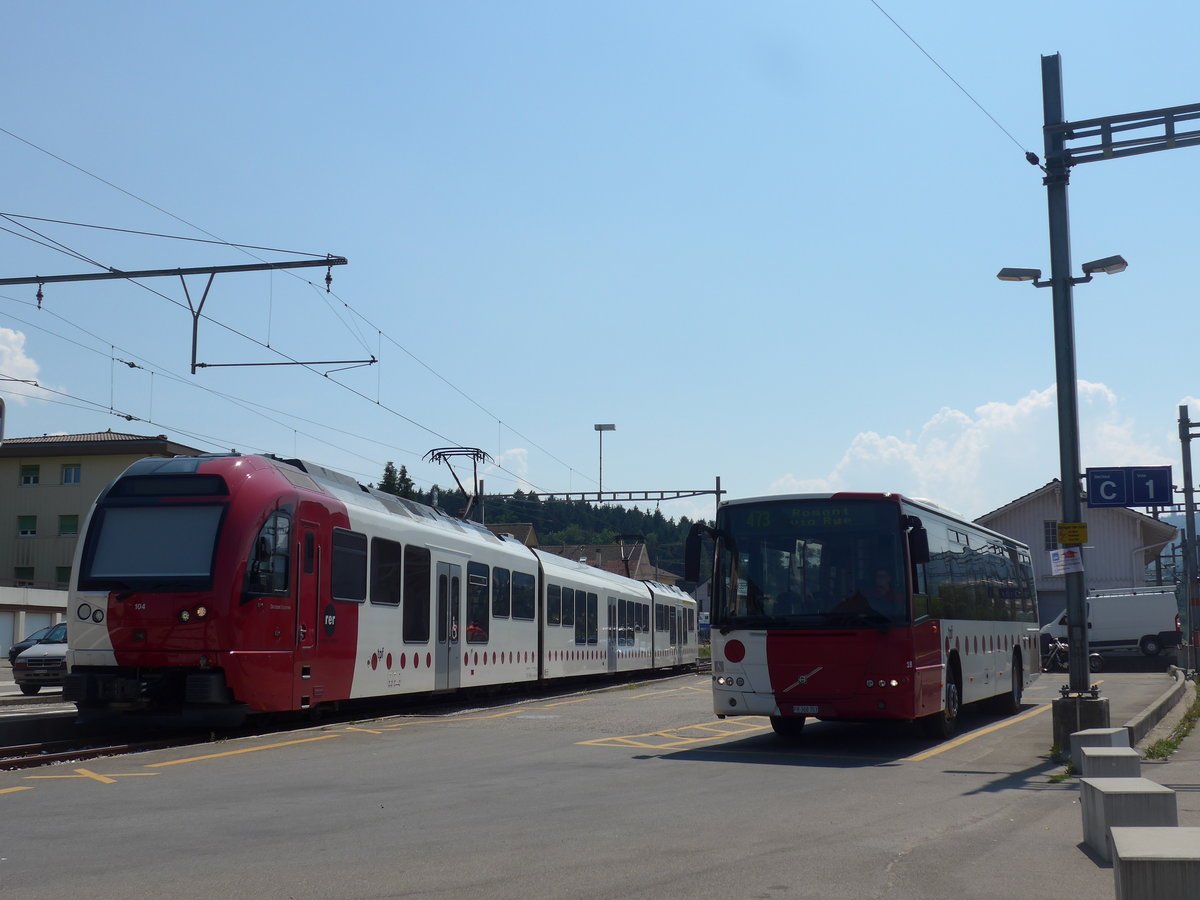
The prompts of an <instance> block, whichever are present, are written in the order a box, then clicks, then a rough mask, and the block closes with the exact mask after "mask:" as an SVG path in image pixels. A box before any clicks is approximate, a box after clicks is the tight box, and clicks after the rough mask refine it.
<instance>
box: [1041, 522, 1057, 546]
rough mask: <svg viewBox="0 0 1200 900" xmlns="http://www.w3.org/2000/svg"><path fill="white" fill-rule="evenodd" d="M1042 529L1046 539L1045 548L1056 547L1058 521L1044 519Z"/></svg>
mask: <svg viewBox="0 0 1200 900" xmlns="http://www.w3.org/2000/svg"><path fill="white" fill-rule="evenodd" d="M1042 531H1043V534H1044V535H1045V539H1046V549H1047V550H1057V549H1058V522H1056V521H1054V520H1053V519H1046V520H1045V521H1044V522H1043V523H1042Z"/></svg>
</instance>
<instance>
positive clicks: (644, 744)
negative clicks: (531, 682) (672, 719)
mask: <svg viewBox="0 0 1200 900" xmlns="http://www.w3.org/2000/svg"><path fill="white" fill-rule="evenodd" d="M770 727H771V726H770V725H769V724H767V725H762V724H757V720H756V721H755V722H734V721H730V720H721V719H718V720H717V721H716V722H703V723H701V724H699V725H683V726H681V727H679V728H669V729H665V730H663V731H648V732H646V733H644V734H630V735H625V736H623V737H603V738H596V739H594V740H590V741H578V742H577V744H576V746H579V747H636V748H638V749H639V750H678V749H680V748H683V747H692V746H695V745H696V744H705V743H710V742H712V741H717V740H721V739H722V738H728V737H738V736H744V735H748V734H757V733H759V732H762V731H767V730H769V729H770ZM688 731H696V732H700V734H699V735H698V736H696V737H687V736H686V735H685V732H688ZM656 738H657V739H658V740H654V739H656Z"/></svg>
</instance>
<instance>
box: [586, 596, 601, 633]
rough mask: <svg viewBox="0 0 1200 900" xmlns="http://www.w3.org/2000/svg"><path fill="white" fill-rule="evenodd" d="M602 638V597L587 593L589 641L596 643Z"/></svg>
mask: <svg viewBox="0 0 1200 900" xmlns="http://www.w3.org/2000/svg"><path fill="white" fill-rule="evenodd" d="M599 638H600V598H599V597H597V596H596V595H595V594H588V595H587V642H588V643H589V644H595V643H597V641H598V640H599Z"/></svg>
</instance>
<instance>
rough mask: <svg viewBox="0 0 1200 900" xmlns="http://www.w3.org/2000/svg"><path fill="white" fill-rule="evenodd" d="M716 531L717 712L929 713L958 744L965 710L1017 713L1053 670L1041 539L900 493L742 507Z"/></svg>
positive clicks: (728, 511) (693, 548) (788, 720)
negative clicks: (981, 707)
mask: <svg viewBox="0 0 1200 900" xmlns="http://www.w3.org/2000/svg"><path fill="white" fill-rule="evenodd" d="M706 532H707V533H708V534H709V535H710V536H711V537H712V538H713V540H714V542H715V546H714V558H713V573H712V591H711V597H712V618H711V623H712V666H713V670H712V671H713V706H714V709H715V711H716V713H717V715H718V716H720V717H725V716H769V717H770V719H771V724H772V726H773V727H774V729H775V731H776V732H777V733H778V734H781V735H785V736H790V735H796V734H798V733H799V732H800V730H801V729H802V728H803V726H804V722H805V720H806V719H809V718H816V719H826V720H831V719H842V720H868V719H900V720H914V719H920V720H922V724H923V725H924V726H925V728H926V730H927V732H928V733H929V734H931V735H932V736H936V737H949V736H950V735H952V734H953V733H954V732H955V731H956V729H957V725H958V715H959V711H960V709H961V708H962V706H963V704H966V703H973V702H976V701H981V700H988V699H992V698H994V700H995V703H996V704H997V705H998V706H1000V707H1001V708H1002V709H1004V710H1005V711H1008V712H1015V711H1016V710H1018V709H1019V708H1020V705H1021V695H1022V693H1023V691H1024V689H1025V688H1026V687H1028V686H1029V684H1030V683H1032V681H1033V680H1034V679H1035V678H1036V677H1037V675H1038V673H1039V672H1040V671H1041V665H1040V656H1039V646H1038V631H1037V628H1038V611H1037V598H1036V594H1035V592H1034V581H1033V569H1032V566H1031V562H1030V556H1029V548H1028V547H1026V546H1025V545H1023V544H1021V543H1019V542H1017V541H1014V540H1012V539H1011V538H1007V537H1005V536H1003V535H1001V534H997V533H996V532H994V531H990V530H988V529H986V528H981V527H980V526H978V525H974V524H972V523H970V522H968V521H965V520H963V519H961V518H958V517H957V516H955V515H953V514H951V513H949V512H947V511H946V510H944V509H941V508H939V507H937V506H935V505H933V504H930V503H928V502H923V501H917V500H911V499H909V498H907V497H903V496H901V495H899V494H891V493H878V494H865V493H838V494H820V495H815V494H803V495H790V496H771V497H755V498H750V499H745V500H730V501H727V502H725V503H722V504H721V506H720V507H719V509H718V511H717V519H716V527H715V528H709V527H708V526H706V525H703V524H699V525H697V526H696V527H694V528H693V530H692V534H691V535H690V536H689V539H688V548H687V568H688V572H687V577H688V578H689V579H690V580H693V581H697V580H699V578H698V575H699V568H700V565H699V560H700V538H701V535H702V534H703V533H706Z"/></svg>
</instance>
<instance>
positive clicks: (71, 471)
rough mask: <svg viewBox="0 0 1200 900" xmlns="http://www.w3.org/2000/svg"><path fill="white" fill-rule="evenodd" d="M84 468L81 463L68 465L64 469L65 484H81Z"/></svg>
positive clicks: (63, 480) (63, 478) (63, 481)
mask: <svg viewBox="0 0 1200 900" xmlns="http://www.w3.org/2000/svg"><path fill="white" fill-rule="evenodd" d="M81 474H82V468H81V467H80V465H79V463H67V464H66V465H64V466H63V467H62V483H63V484H79V481H80V475H81Z"/></svg>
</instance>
